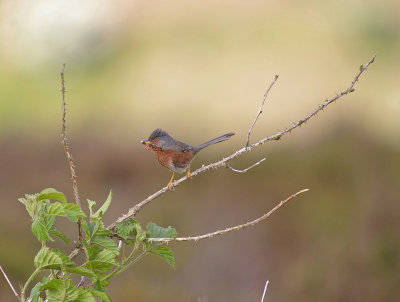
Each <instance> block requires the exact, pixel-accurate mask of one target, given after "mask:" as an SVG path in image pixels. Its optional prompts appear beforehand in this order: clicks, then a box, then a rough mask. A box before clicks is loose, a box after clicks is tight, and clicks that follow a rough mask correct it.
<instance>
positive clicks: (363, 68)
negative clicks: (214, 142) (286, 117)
mask: <svg viewBox="0 0 400 302" xmlns="http://www.w3.org/2000/svg"><path fill="white" fill-rule="evenodd" d="M375 56H376V54H374V55H373V57H372V58H371V59H370V60H369V61H368V62H367V63H366V64H365V65H363V66H361V68H360V69H359V71H358V73H357V74H356V76H355V77H354V78H353V80H352V82H351V84H350V86H349V87H348V88H347V89H345V90H343V91H342V92H340V93H339V94H337V95H336V96H334V97H332V98H330V99H326V100H325V102H324V103H322V104H321V105H319V106H318V107H317V108H316V109H315V110H314V111H312V112H311V113H309V114H307V115H306V116H305V117H304V118H302V119H300V120H298V121H297V122H294V123H293V124H292V126H290V127H288V128H286V129H285V130H283V131H279V132H278V133H276V134H274V135H271V136H268V137H265V138H263V139H261V140H259V141H258V142H256V143H254V144H251V145H249V146H248V147H243V148H242V149H239V150H237V151H236V152H235V153H233V154H231V155H229V156H227V157H224V158H223V159H221V160H219V161H217V162H214V163H211V164H208V165H205V166H204V165H203V166H202V167H200V168H199V169H197V170H195V171H194V172H192V173H191V178H193V177H195V176H196V175H198V174H200V173H204V172H206V171H208V170H210V169H218V168H220V167H224V166H226V163H227V162H228V161H230V160H232V159H234V158H236V157H238V156H240V155H242V154H243V153H246V152H250V151H252V150H253V149H254V148H256V147H259V146H261V145H262V144H265V143H266V142H269V141H277V140H280V139H281V138H282V137H283V136H284V135H285V134H288V133H291V132H292V130H294V129H296V128H298V127H299V126H301V125H302V124H304V123H306V122H307V121H308V120H310V119H311V118H312V117H314V116H315V115H316V114H317V113H319V112H320V111H321V110H323V109H324V108H326V107H327V106H328V105H329V104H331V103H333V102H335V101H337V100H338V99H340V98H342V97H343V96H345V95H347V94H349V93H352V92H353V91H355V89H354V85H355V84H356V82H357V81H358V79H359V78H360V76H361V75H362V74H363V72H364V71H366V70H367V68H368V67H369V65H371V64H372V63H373V62H374V60H375ZM187 180H188V177H187V176H183V177H181V178H180V179H178V180H176V181H174V182H173V183H172V186H173V187H176V186H178V185H180V184H181V183H183V182H185V181H187ZM168 191H169V189H168V187H164V188H162V189H161V190H159V191H157V192H155V193H154V194H152V195H150V196H149V197H147V198H146V199H144V200H142V201H141V202H139V203H138V204H136V205H135V206H134V207H132V208H130V209H129V210H128V212H127V213H126V214H124V215H122V216H121V217H119V218H118V219H117V221H116V222H122V221H125V220H127V219H129V218H132V217H135V216H136V215H137V213H138V212H139V211H140V210H141V208H143V207H144V206H145V205H147V204H148V203H149V202H151V201H152V200H154V199H156V198H157V197H159V196H161V195H162V194H164V193H165V192H168ZM116 222H114V223H112V224H111V225H109V226H108V229H112V228H113V227H114V226H115V223H116Z"/></svg>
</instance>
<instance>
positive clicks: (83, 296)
mask: <svg viewBox="0 0 400 302" xmlns="http://www.w3.org/2000/svg"><path fill="white" fill-rule="evenodd" d="M78 291H79V295H78V298H76V300H74V302H96V300H95V298H94V297H93V295H92V291H91V290H90V289H89V288H82V287H80V288H79V289H78Z"/></svg>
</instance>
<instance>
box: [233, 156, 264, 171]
mask: <svg viewBox="0 0 400 302" xmlns="http://www.w3.org/2000/svg"><path fill="white" fill-rule="evenodd" d="M266 159H267V158H265V157H264V158H263V159H261V160H259V161H258V162H256V163H255V164H254V165H251V166H250V167H248V168H246V169H244V170H238V169H234V168H232V167H231V166H230V165H228V164H226V167H227V168H228V169H231V170H232V171H233V172H237V173H246V172H247V171H249V170H250V169H251V168H254V167H255V166H258V165H259V164H261V163H262V162H263V161H264V160H266Z"/></svg>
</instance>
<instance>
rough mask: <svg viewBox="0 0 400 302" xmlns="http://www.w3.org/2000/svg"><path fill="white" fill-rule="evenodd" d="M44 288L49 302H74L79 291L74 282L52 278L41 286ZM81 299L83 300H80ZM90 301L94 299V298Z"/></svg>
mask: <svg viewBox="0 0 400 302" xmlns="http://www.w3.org/2000/svg"><path fill="white" fill-rule="evenodd" d="M42 290H46V296H47V299H48V300H49V302H76V301H80V300H77V299H78V297H79V295H80V291H79V289H78V288H76V287H75V285H74V283H73V282H72V281H71V280H69V279H65V280H59V279H53V280H51V281H49V282H48V283H47V284H45V285H43V286H42ZM82 301H83V300H82ZM92 301H95V300H94V299H93V300H92Z"/></svg>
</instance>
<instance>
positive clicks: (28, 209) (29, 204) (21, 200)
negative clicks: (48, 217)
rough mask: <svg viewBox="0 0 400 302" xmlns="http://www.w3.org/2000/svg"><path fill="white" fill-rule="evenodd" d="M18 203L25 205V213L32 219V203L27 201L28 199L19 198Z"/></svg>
mask: <svg viewBox="0 0 400 302" xmlns="http://www.w3.org/2000/svg"><path fill="white" fill-rule="evenodd" d="M18 201H19V202H21V203H23V204H24V205H25V208H26V211H27V212H28V214H29V216H31V217H32V218H33V214H34V205H33V202H32V201H31V200H29V199H28V198H19V199H18Z"/></svg>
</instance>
